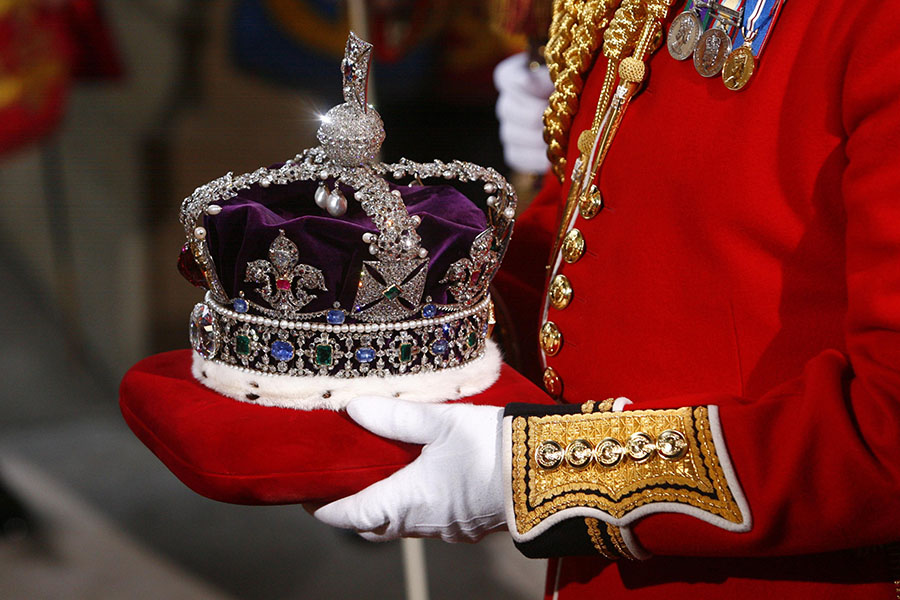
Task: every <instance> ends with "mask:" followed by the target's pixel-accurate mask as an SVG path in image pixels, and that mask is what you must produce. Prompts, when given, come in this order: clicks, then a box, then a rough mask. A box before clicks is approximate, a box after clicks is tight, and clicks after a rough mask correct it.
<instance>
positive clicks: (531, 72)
mask: <svg viewBox="0 0 900 600" xmlns="http://www.w3.org/2000/svg"><path fill="white" fill-rule="evenodd" d="M530 64H531V60H530V59H529V57H528V56H527V55H526V54H525V53H524V52H522V53H519V54H514V55H512V56H510V57H509V58H507V59H504V60H502V61H500V63H498V64H497V66H496V67H495V68H494V87H496V88H497V91H498V92H500V93H504V92H513V93H516V94H526V95H528V96H532V97H538V98H543V99H544V102H545V103H546V100H547V98H549V97H550V94H551V93H553V82H552V81H551V80H550V74H549V73H548V71H547V67H539V68H537V69H532V68H531V66H530Z"/></svg>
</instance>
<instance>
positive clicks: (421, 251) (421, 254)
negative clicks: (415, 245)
mask: <svg viewBox="0 0 900 600" xmlns="http://www.w3.org/2000/svg"><path fill="white" fill-rule="evenodd" d="M426 256H428V250H426V249H425V248H419V258H425V257H426Z"/></svg>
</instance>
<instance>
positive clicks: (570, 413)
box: [504, 15, 900, 558]
mask: <svg viewBox="0 0 900 600" xmlns="http://www.w3.org/2000/svg"><path fill="white" fill-rule="evenodd" d="M869 16H870V17H871V18H870V19H869V22H868V23H867V24H865V26H864V29H862V30H860V31H859V34H858V36H857V38H856V39H857V40H858V43H856V44H855V46H854V48H853V49H852V50H851V51H850V53H849V55H848V62H847V64H846V65H843V68H844V69H845V71H846V78H845V83H844V88H843V91H842V106H841V111H842V112H841V114H842V119H843V123H844V129H845V134H846V138H847V141H846V145H845V148H846V159H847V163H846V164H847V166H846V169H845V171H844V175H843V181H842V190H841V191H842V195H843V200H844V210H845V216H846V286H847V294H848V299H847V305H848V310H847V317H846V322H845V338H846V351H839V350H837V349H825V350H823V351H822V352H821V353H820V354H819V355H818V356H816V357H814V358H813V359H811V360H810V361H809V362H808V363H807V364H806V365H805V368H804V370H803V372H802V374H800V375H799V376H798V377H796V378H795V379H792V380H790V381H786V382H784V383H783V384H782V385H780V386H778V387H777V388H776V389H772V390H770V391H769V392H768V393H766V394H765V395H763V396H762V397H760V398H753V399H749V398H741V397H735V396H731V395H724V394H723V395H694V396H690V397H669V398H641V399H640V407H641V410H627V408H626V410H623V411H621V412H614V411H610V410H600V411H598V410H596V407H583V408H582V407H560V408H558V409H552V410H550V411H548V410H547V409H540V410H536V409H534V408H526V407H523V406H515V405H514V406H511V407H509V408H508V409H507V413H506V418H505V427H506V431H505V434H504V435H505V441H504V443H505V444H506V451H507V473H506V474H507V476H508V477H509V481H510V484H511V485H510V493H509V495H508V498H507V510H508V516H509V524H510V529H511V531H512V533H513V537H514V539H515V541H516V542H517V544H519V546H520V548H522V549H523V551H525V552H526V553H528V554H530V555H533V556H547V555H562V554H581V553H585V554H588V553H594V554H596V553H600V554H603V555H616V556H624V557H628V558H642V557H644V556H648V555H651V554H667V555H702V556H764V555H786V554H798V553H816V552H824V551H829V550H838V549H843V548H854V547H861V546H870V545H877V544H884V543H889V542H894V541H896V540H898V539H900V159H898V158H897V154H896V149H897V148H898V147H900V71H898V69H897V65H898V64H900V44H898V43H897V41H896V31H895V29H896V24H895V21H893V20H891V19H880V20H879V18H878V17H877V16H876V15H869ZM602 394H603V390H598V395H602ZM647 407H651V408H652V410H650V409H646V408H647Z"/></svg>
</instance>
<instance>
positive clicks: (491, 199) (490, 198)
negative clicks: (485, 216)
mask: <svg viewBox="0 0 900 600" xmlns="http://www.w3.org/2000/svg"><path fill="white" fill-rule="evenodd" d="M495 204H497V196H488V197H487V205H488V206H494V205H495Z"/></svg>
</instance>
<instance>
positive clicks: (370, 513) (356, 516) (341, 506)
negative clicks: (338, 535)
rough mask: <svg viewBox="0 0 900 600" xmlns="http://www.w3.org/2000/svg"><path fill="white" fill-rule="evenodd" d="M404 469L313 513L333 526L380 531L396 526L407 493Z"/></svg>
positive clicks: (360, 530) (359, 530)
mask: <svg viewBox="0 0 900 600" xmlns="http://www.w3.org/2000/svg"><path fill="white" fill-rule="evenodd" d="M402 473H403V469H401V470H400V471H397V472H396V473H394V474H393V475H391V476H390V477H388V478H386V479H382V480H381V481H378V482H376V483H373V484H372V485H370V486H369V487H367V488H366V489H364V490H362V491H361V492H357V493H356V494H353V495H352V496H347V497H346V498H341V499H340V500H335V501H334V502H331V503H329V504H326V505H325V506H323V507H322V508H320V509H318V510H316V511H315V512H314V513H313V516H314V517H315V518H316V519H318V520H320V521H322V522H323V523H325V524H327V525H331V526H332V527H340V528H341V529H354V530H356V531H358V532H362V531H376V530H380V529H383V528H385V527H390V526H391V525H395V526H396V523H397V521H398V517H397V515H398V514H399V513H400V512H401V511H402V510H404V509H403V507H401V506H399V503H400V502H401V501H402V498H403V494H402V493H397V492H398V488H402V487H403V480H404V479H405V477H404V476H403V475H402Z"/></svg>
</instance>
